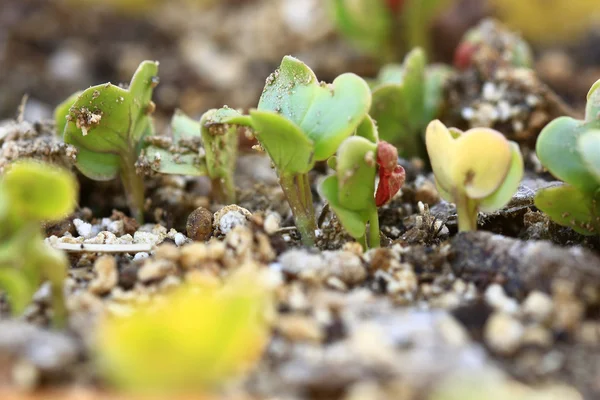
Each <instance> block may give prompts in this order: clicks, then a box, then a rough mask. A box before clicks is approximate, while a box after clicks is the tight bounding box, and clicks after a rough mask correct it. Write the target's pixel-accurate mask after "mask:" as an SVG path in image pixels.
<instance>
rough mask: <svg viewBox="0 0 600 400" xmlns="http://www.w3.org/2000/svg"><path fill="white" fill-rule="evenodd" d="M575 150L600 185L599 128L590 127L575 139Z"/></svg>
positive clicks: (597, 184)
mask: <svg viewBox="0 0 600 400" xmlns="http://www.w3.org/2000/svg"><path fill="white" fill-rule="evenodd" d="M577 151H578V152H579V155H580V156H581V158H582V159H583V162H584V163H585V165H586V167H587V170H588V172H589V173H591V174H592V175H594V177H595V178H596V186H600V130H597V129H590V130H588V131H586V132H585V133H584V134H582V135H581V136H580V137H579V139H578V140H577Z"/></svg>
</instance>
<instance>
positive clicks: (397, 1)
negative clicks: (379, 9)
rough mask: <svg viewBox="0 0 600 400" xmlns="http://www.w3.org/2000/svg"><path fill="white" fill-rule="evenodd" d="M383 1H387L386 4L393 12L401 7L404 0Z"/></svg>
mask: <svg viewBox="0 0 600 400" xmlns="http://www.w3.org/2000/svg"><path fill="white" fill-rule="evenodd" d="M385 1H386V3H387V6H388V7H389V8H390V10H392V11H393V12H395V13H397V12H398V11H400V10H401V9H402V6H403V5H404V0H385Z"/></svg>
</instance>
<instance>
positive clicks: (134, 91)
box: [56, 61, 158, 221]
mask: <svg viewBox="0 0 600 400" xmlns="http://www.w3.org/2000/svg"><path fill="white" fill-rule="evenodd" d="M157 73H158V63H157V62H154V61H144V62H142V63H141V64H140V66H139V67H138V69H137V71H136V73H135V74H134V75H133V78H132V80H131V83H130V85H129V88H128V89H123V88H121V87H118V86H115V85H112V84H110V83H106V84H102V85H98V86H92V87H90V88H89V89H87V90H85V91H83V93H81V94H80V95H79V96H78V97H77V99H76V100H75V102H74V103H73V104H72V105H71V106H70V107H69V109H68V113H67V114H66V115H64V112H65V110H66V107H65V103H63V104H62V105H61V106H59V108H58V109H57V111H56V117H57V127H58V128H59V129H60V127H61V126H62V124H63V121H64V120H65V119H66V121H67V123H66V125H65V126H64V131H63V138H64V141H65V143H69V144H72V145H74V146H75V147H76V148H77V162H76V166H77V168H78V169H79V170H80V171H81V173H83V174H84V175H85V176H87V177H89V178H91V179H95V180H110V179H113V178H115V177H116V176H117V175H120V176H121V180H122V182H123V185H124V187H125V192H126V193H127V196H128V201H129V206H130V208H131V211H132V214H133V215H134V216H135V217H136V218H137V219H138V220H139V221H141V220H142V219H143V210H144V184H143V181H142V178H141V177H140V176H138V175H137V174H136V170H135V162H136V161H137V159H138V156H139V154H140V151H141V149H142V146H143V144H144V141H143V139H144V137H145V136H147V135H150V134H152V132H153V124H152V119H151V114H152V113H153V111H154V108H155V106H154V103H153V102H152V100H151V99H152V91H153V89H154V87H155V86H156V85H157V84H158V77H157ZM63 116H64V118H63Z"/></svg>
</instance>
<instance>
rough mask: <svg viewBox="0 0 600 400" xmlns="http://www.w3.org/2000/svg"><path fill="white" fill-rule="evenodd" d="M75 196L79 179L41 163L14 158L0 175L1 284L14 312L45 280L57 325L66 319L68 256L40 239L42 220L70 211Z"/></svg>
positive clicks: (21, 307)
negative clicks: (50, 292) (64, 296)
mask: <svg viewBox="0 0 600 400" xmlns="http://www.w3.org/2000/svg"><path fill="white" fill-rule="evenodd" d="M76 198H77V183H76V181H75V178H74V177H73V176H72V175H71V174H70V173H69V172H67V171H63V170H61V169H59V168H56V167H53V166H50V165H46V164H42V163H39V162H35V161H18V162H16V163H13V164H11V165H10V166H9V167H8V170H7V171H6V173H5V174H4V175H3V176H2V177H1V178H0V288H1V289H2V290H3V291H4V292H5V293H6V295H7V297H8V300H9V302H10V305H11V311H12V313H13V314H14V315H19V314H21V313H23V311H24V310H25V307H26V306H27V305H28V304H29V303H30V302H31V299H32V297H33V294H34V293H35V292H36V290H37V289H38V288H39V286H40V285H41V284H42V283H43V281H45V280H48V281H50V284H51V286H52V306H53V313H54V322H55V325H57V326H62V325H63V324H64V323H65V321H66V308H65V304H64V298H63V290H64V289H63V283H64V279H65V278H66V271H67V267H68V261H67V258H66V257H65V256H64V254H63V253H61V252H59V251H57V250H54V249H52V248H51V247H50V246H48V245H47V244H46V243H45V242H44V240H43V237H42V233H41V229H40V223H41V222H43V221H49V220H57V219H60V218H63V217H65V216H66V215H68V214H69V213H71V212H72V211H73V209H74V207H75V202H76Z"/></svg>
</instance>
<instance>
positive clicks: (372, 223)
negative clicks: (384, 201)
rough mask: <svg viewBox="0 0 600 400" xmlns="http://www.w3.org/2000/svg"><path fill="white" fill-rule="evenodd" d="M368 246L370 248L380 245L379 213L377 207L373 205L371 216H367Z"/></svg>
mask: <svg viewBox="0 0 600 400" xmlns="http://www.w3.org/2000/svg"><path fill="white" fill-rule="evenodd" d="M369 246H370V248H372V249H374V248H376V247H380V246H381V239H380V237H379V214H378V213H377V207H373V210H371V216H370V217H369Z"/></svg>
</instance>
